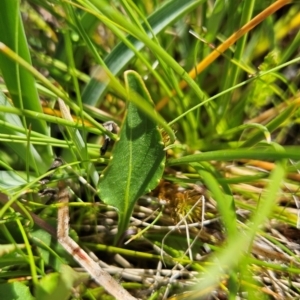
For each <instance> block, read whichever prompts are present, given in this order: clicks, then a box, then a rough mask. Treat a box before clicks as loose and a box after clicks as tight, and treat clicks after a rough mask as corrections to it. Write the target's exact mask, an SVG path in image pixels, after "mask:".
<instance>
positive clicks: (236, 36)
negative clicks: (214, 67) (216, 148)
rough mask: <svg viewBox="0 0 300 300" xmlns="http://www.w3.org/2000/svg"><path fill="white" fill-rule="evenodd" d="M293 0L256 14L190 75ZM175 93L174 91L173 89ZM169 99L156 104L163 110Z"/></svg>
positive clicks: (193, 74)
mask: <svg viewBox="0 0 300 300" xmlns="http://www.w3.org/2000/svg"><path fill="white" fill-rule="evenodd" d="M290 2H291V0H278V1H276V2H275V3H273V4H271V5H270V6H269V7H267V8H266V9H265V10H264V11H262V12H261V13H260V14H258V15H257V16H255V17H254V18H253V19H252V20H251V21H250V22H248V23H247V24H245V25H244V26H242V27H241V28H240V29H239V30H237V31H236V32H235V33H233V34H232V35H231V36H230V37H229V38H228V39H227V40H226V41H224V42H223V43H222V44H221V45H219V46H218V47H217V48H216V49H215V50H214V51H213V52H211V53H210V54H209V55H208V56H207V57H206V58H205V59H203V60H202V61H201V62H200V63H199V64H198V65H197V67H196V68H193V69H192V70H191V71H190V72H189V73H188V75H189V76H190V77H191V78H196V76H197V75H198V74H200V73H201V72H202V71H203V70H204V69H205V68H207V67H208V66H209V65H210V64H211V63H212V62H213V61H215V60H216V59H217V58H218V57H219V56H220V55H221V54H222V53H223V52H224V51H226V50H227V49H228V48H229V47H230V46H232V45H233V44H234V43H235V42H236V41H237V40H239V39H240V38H241V37H242V36H243V35H244V34H246V33H247V32H249V31H250V30H252V29H253V28H254V27H255V26H257V25H258V24H259V23H261V22H262V21H263V20H264V19H265V18H267V17H268V16H270V15H271V14H273V13H274V12H276V11H277V10H278V9H280V8H281V7H283V6H284V5H287V4H289V3H290ZM179 85H180V88H181V89H184V88H186V87H187V85H188V82H187V81H186V80H182V81H181V82H180V84H179ZM173 95H174V91H173ZM168 101H169V97H164V98H162V99H161V100H160V101H159V102H158V103H157V105H156V109H157V110H161V109H162V108H163V107H164V106H165V105H166V104H167V103H168Z"/></svg>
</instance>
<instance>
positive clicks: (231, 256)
mask: <svg viewBox="0 0 300 300" xmlns="http://www.w3.org/2000/svg"><path fill="white" fill-rule="evenodd" d="M274 150H275V149H274ZM277 151H278V150H277ZM278 152H280V149H279V151H278ZM285 166H286V162H285V161H278V162H277V163H276V168H275V169H274V170H273V171H272V172H271V174H270V177H269V185H268V187H267V189H266V190H265V192H264V193H263V195H262V198H261V201H260V204H259V207H258V208H257V210H256V213H255V214H254V216H253V217H252V218H251V220H250V221H249V222H248V229H247V230H246V231H244V233H243V234H239V233H237V234H236V236H235V237H233V238H232V239H230V240H229V241H228V244H227V247H225V248H224V249H223V250H221V251H220V253H219V254H218V255H216V257H215V258H214V259H213V260H212V266H211V267H210V268H208V269H207V270H206V271H205V272H204V274H202V275H201V277H202V279H201V281H199V282H198V283H197V285H196V286H195V287H194V292H195V294H194V295H193V297H192V298H191V297H189V298H188V299H199V298H200V297H201V296H203V295H204V294H206V293H209V291H211V290H212V289H213V288H214V287H215V286H216V285H218V284H219V283H220V282H221V280H222V279H223V278H224V275H225V274H226V273H228V270H232V269H233V268H235V267H236V266H238V264H239V263H240V262H241V260H243V258H244V252H245V251H250V249H251V243H252V240H253V238H254V237H255V234H256V233H257V231H258V230H259V227H260V226H261V225H262V224H263V223H264V222H265V221H266V219H267V218H268V216H270V214H271V213H272V209H273V207H274V205H276V202H277V201H276V200H277V198H278V196H279V191H280V189H281V183H282V181H283V179H284V176H285ZM246 256H247V254H246ZM245 258H246V257H245ZM182 299H187V298H182Z"/></svg>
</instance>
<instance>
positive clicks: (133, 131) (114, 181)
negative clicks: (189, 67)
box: [98, 71, 166, 241]
mask: <svg viewBox="0 0 300 300" xmlns="http://www.w3.org/2000/svg"><path fill="white" fill-rule="evenodd" d="M125 82H126V87H127V90H128V95H129V97H130V95H131V94H133V93H138V94H139V95H140V96H142V97H143V98H144V99H146V100H147V101H149V102H150V103H151V104H152V105H153V102H152V100H151V98H150V95H149V93H148V91H147V89H146V87H145V86H144V83H143V81H142V79H141V77H140V76H139V75H138V74H137V73H136V72H134V71H127V72H126V73H125ZM153 109H154V107H153ZM165 159H166V156H165V152H164V144H163V142H162V136H161V133H160V131H159V130H158V128H157V126H156V124H155V122H153V120H152V119H149V117H148V116H147V115H146V114H145V113H143V112H142V111H140V110H139V109H138V108H137V106H136V105H135V104H134V103H132V102H129V101H128V104H127V114H126V117H125V119H124V122H123V124H122V127H121V131H120V138H119V140H118V141H117V142H116V144H115V146H114V149H113V151H112V158H111V161H110V163H109V165H108V167H107V168H106V169H105V171H104V173H103V174H102V175H101V177H100V181H99V184H98V189H99V195H100V198H101V199H102V200H103V201H104V202H105V203H107V204H109V205H112V206H114V207H116V208H117V209H118V212H119V226H118V234H117V236H116V241H117V240H118V238H119V237H120V235H121V234H122V232H123V231H124V230H125V229H126V227H127V225H128V222H129V219H130V216H131V213H132V210H133V207H134V204H135V202H136V200H137V199H138V198H139V197H140V196H142V195H143V194H145V193H147V192H149V191H150V190H151V189H153V188H155V187H156V185H157V184H158V182H159V180H160V179H161V176H162V174H163V170H164V163H165Z"/></svg>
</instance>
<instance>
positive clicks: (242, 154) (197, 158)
mask: <svg viewBox="0 0 300 300" xmlns="http://www.w3.org/2000/svg"><path fill="white" fill-rule="evenodd" d="M284 158H286V159H293V160H296V161H297V160H300V146H285V147H284V148H283V149H282V151H280V152H278V151H276V150H274V149H273V148H272V147H271V146H270V145H268V146H265V147H263V146H261V147H252V148H239V149H227V150H226V151H224V150H218V151H209V152H203V153H200V154H193V155H187V156H183V157H181V158H172V159H169V160H168V161H167V166H177V165H182V164H189V163H197V162H203V161H212V160H214V161H231V160H240V159H255V160H267V161H270V160H271V161H272V160H278V159H284Z"/></svg>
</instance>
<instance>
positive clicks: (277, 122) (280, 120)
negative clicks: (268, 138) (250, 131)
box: [241, 101, 299, 148]
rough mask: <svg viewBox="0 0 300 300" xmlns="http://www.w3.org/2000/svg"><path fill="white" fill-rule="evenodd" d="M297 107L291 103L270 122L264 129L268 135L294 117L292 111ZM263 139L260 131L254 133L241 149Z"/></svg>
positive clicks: (295, 103) (297, 105)
mask: <svg viewBox="0 0 300 300" xmlns="http://www.w3.org/2000/svg"><path fill="white" fill-rule="evenodd" d="M298 107H299V104H297V102H296V101H295V102H292V103H291V104H290V105H289V106H288V107H287V108H286V109H284V110H283V111H282V112H281V113H280V114H279V115H278V116H277V117H275V118H274V119H273V120H272V121H270V122H269V123H268V124H267V125H265V127H266V128H267V129H268V130H269V132H270V133H272V132H273V131H275V130H276V129H278V128H280V126H281V125H282V124H284V123H286V122H287V121H288V120H289V119H290V118H291V117H293V115H294V111H295V110H296V109H297V108H298ZM263 138H264V136H263V134H262V132H261V131H258V132H256V133H255V134H254V135H252V136H251V137H250V138H249V139H248V140H246V141H245V142H244V143H243V144H242V145H241V147H242V148H244V147H251V146H253V145H255V144H257V143H258V142H260V141H261V140H262V139H263Z"/></svg>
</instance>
